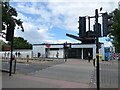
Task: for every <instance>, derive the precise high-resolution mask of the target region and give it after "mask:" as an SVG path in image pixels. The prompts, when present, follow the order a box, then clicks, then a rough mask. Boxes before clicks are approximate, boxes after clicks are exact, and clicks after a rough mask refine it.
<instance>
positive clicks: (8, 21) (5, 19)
mask: <svg viewBox="0 0 120 90" xmlns="http://www.w3.org/2000/svg"><path fill="white" fill-rule="evenodd" d="M16 17H17V11H16V9H15V8H13V7H12V6H10V4H9V2H2V30H5V27H7V26H8V25H12V26H13V27H15V26H16V25H18V26H19V27H21V29H22V31H24V28H23V26H22V21H21V20H20V19H16Z"/></svg>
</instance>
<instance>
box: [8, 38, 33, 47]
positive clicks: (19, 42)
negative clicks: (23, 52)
mask: <svg viewBox="0 0 120 90" xmlns="http://www.w3.org/2000/svg"><path fill="white" fill-rule="evenodd" d="M8 44H9V45H11V43H10V42H8ZM13 48H14V49H32V45H31V44H30V43H28V42H27V40H24V39H23V38H22V37H14V42H13Z"/></svg>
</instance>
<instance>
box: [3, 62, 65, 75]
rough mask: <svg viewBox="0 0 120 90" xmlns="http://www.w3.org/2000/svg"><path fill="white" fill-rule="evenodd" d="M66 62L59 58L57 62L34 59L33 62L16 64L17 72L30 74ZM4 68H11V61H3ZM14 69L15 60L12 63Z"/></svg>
mask: <svg viewBox="0 0 120 90" xmlns="http://www.w3.org/2000/svg"><path fill="white" fill-rule="evenodd" d="M61 63H64V62H63V61H60V60H58V61H57V62H53V61H32V62H28V63H27V62H24V63H17V64H16V73H20V74H25V75H29V74H31V73H35V72H37V71H39V70H43V69H45V68H48V67H51V66H53V65H57V64H61ZM2 68H3V69H4V70H9V63H8V62H2ZM13 69H14V62H13V64H12V71H14V70H13Z"/></svg>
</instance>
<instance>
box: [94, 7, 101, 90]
mask: <svg viewBox="0 0 120 90" xmlns="http://www.w3.org/2000/svg"><path fill="white" fill-rule="evenodd" d="M98 17H99V16H98V9H95V32H96V58H97V67H96V72H97V73H96V74H97V75H96V80H97V81H96V82H97V90H100V76H99V75H100V74H99V47H98V45H99V33H98Z"/></svg>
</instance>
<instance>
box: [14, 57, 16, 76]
mask: <svg viewBox="0 0 120 90" xmlns="http://www.w3.org/2000/svg"><path fill="white" fill-rule="evenodd" d="M15 72H16V59H15V62H14V74H15Z"/></svg>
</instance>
